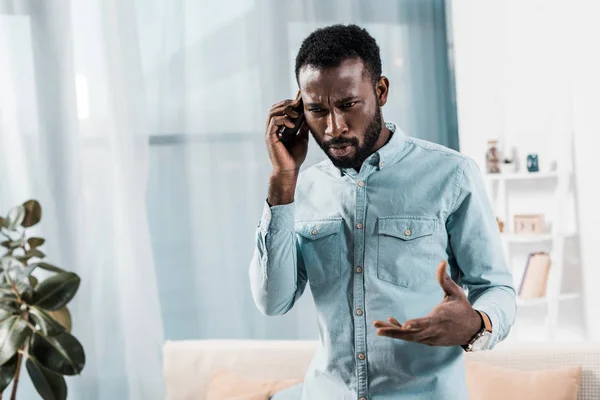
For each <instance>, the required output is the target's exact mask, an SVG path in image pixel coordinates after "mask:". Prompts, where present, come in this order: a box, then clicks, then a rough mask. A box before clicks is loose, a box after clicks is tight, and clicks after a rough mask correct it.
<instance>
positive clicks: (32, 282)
mask: <svg viewBox="0 0 600 400" xmlns="http://www.w3.org/2000/svg"><path fill="white" fill-rule="evenodd" d="M28 279H29V284H30V285H31V286H32V287H36V286H37V284H38V279H37V278H36V277H35V276H33V275H29V278H28Z"/></svg>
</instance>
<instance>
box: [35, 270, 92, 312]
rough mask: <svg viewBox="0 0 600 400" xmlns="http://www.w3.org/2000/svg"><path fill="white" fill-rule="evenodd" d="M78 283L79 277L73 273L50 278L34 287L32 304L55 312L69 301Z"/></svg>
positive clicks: (63, 273) (62, 273) (64, 273)
mask: <svg viewBox="0 0 600 400" xmlns="http://www.w3.org/2000/svg"><path fill="white" fill-rule="evenodd" d="M80 282H81V279H80V278H79V276H77V274H75V273H73V272H61V273H58V274H56V275H54V276H51V277H50V278H48V279H46V280H45V281H42V282H41V283H40V284H39V285H37V286H36V287H35V292H34V294H33V304H34V305H37V306H39V307H41V308H45V309H47V310H57V309H59V308H61V307H63V306H65V305H67V303H68V302H69V301H71V299H72V298H73V296H75V293H77V289H78V288H79V284H80Z"/></svg>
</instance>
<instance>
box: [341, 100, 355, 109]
mask: <svg viewBox="0 0 600 400" xmlns="http://www.w3.org/2000/svg"><path fill="white" fill-rule="evenodd" d="M355 104H356V102H355V101H352V102H350V103H344V104H343V105H342V107H344V108H350V107H353V106H354V105H355Z"/></svg>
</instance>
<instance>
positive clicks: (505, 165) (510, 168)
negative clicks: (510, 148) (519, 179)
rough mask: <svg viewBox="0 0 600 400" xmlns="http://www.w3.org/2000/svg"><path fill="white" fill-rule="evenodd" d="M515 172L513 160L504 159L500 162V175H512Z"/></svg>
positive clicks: (515, 166) (515, 165)
mask: <svg viewBox="0 0 600 400" xmlns="http://www.w3.org/2000/svg"><path fill="white" fill-rule="evenodd" d="M515 172H517V164H516V163H515V161H514V160H510V159H508V158H505V159H504V160H502V173H503V174H514V173H515Z"/></svg>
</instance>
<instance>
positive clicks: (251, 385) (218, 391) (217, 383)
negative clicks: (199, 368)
mask: <svg viewBox="0 0 600 400" xmlns="http://www.w3.org/2000/svg"><path fill="white" fill-rule="evenodd" d="M301 381H302V380H301V379H260V378H253V377H251V376H247V375H241V374H237V373H235V372H230V371H224V370H217V371H215V372H214V373H213V374H212V377H211V380H210V383H209V385H208V389H207V390H206V400H224V399H228V400H269V397H270V396H272V395H273V394H275V393H277V392H279V391H280V390H283V389H286V388H288V387H290V386H293V385H296V384H298V383H300V382H301Z"/></svg>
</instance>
